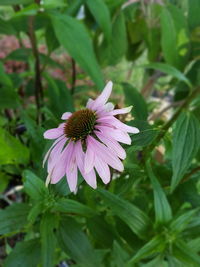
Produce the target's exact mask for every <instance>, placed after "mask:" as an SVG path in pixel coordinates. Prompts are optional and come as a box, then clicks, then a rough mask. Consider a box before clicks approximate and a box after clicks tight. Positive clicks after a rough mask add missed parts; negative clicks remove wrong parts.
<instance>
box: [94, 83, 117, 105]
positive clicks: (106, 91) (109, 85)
mask: <svg viewBox="0 0 200 267" xmlns="http://www.w3.org/2000/svg"><path fill="white" fill-rule="evenodd" d="M112 86H113V83H112V82H111V81H110V82H108V83H107V84H106V86H105V88H104V89H103V92H102V93H101V94H100V96H98V97H97V99H96V100H95V101H94V102H93V103H92V104H91V108H92V109H94V110H96V109H97V108H98V107H99V106H102V105H104V104H105V103H106V102H107V100H108V98H109V97H110V94H111V92H112Z"/></svg>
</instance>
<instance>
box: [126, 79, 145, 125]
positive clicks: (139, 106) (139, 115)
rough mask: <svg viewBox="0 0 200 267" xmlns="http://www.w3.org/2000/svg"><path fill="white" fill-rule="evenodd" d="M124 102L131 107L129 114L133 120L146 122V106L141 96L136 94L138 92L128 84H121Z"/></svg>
mask: <svg viewBox="0 0 200 267" xmlns="http://www.w3.org/2000/svg"><path fill="white" fill-rule="evenodd" d="M122 86H123V89H124V93H125V101H126V104H127V105H131V106H133V108H132V110H131V113H132V115H133V116H134V118H136V119H138V120H146V119H147V116H148V111H147V104H146V102H145V100H144V98H143V96H142V95H141V94H140V93H139V92H138V90H137V89H136V88H135V87H133V86H132V85H130V84H128V83H122Z"/></svg>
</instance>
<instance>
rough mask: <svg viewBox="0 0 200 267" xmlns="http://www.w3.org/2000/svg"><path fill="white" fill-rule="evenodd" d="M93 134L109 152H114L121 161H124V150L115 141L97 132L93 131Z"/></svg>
mask: <svg viewBox="0 0 200 267" xmlns="http://www.w3.org/2000/svg"><path fill="white" fill-rule="evenodd" d="M95 134H96V135H97V137H98V138H99V139H100V140H101V141H102V142H103V143H104V144H106V145H107V147H109V148H110V149H111V150H113V151H115V153H116V154H117V156H118V157H119V158H121V159H125V158H126V152H125V150H124V149H123V148H122V147H121V146H120V144H119V143H118V142H117V141H115V140H114V139H113V138H108V137H105V136H104V135H103V134H102V133H101V132H99V131H95Z"/></svg>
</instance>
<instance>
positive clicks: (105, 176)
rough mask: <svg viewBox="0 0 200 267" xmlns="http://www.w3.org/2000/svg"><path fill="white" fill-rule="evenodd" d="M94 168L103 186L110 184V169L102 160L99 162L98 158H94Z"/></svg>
mask: <svg viewBox="0 0 200 267" xmlns="http://www.w3.org/2000/svg"><path fill="white" fill-rule="evenodd" d="M94 166H95V169H96V171H97V172H98V174H99V176H100V178H101V179H102V181H103V182H104V184H107V183H109V182H110V169H109V167H108V165H107V164H106V163H105V162H104V161H103V160H101V159H100V158H99V157H95V164H94Z"/></svg>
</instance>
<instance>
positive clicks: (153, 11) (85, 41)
mask: <svg viewBox="0 0 200 267" xmlns="http://www.w3.org/2000/svg"><path fill="white" fill-rule="evenodd" d="M199 13H200V1H199V0H173V1H172V0H154V1H125V0H57V1H54V0H43V1H40V0H35V1H34V0H1V1H0V76H1V79H0V126H1V129H0V208H1V210H0V235H1V240H0V265H4V266H6V267H13V266H32V267H36V266H43V267H51V266H52V267H53V266H64V265H61V263H67V264H68V266H73V265H74V266H82V267H86V266H87V267H88V266H91V267H92V266H108V267H109V266H111V267H115V266H117V267H118V266H120V267H121V266H127V267H131V266H142V267H150V266H181V267H182V266H183V267H184V266H185V267H186V266H187V267H188V266H191V267H193V266H194V267H196V266H197V267H198V266H200V237H199V235H200V220H199V205H200V116H199V114H200V94H199V93H200V87H199V84H200V72H199V69H200V68H199V66H200V60H199V58H200V49H199V47H200V39H199V29H200V16H199ZM106 80H113V82H114V91H113V94H112V102H114V103H115V104H116V107H117V108H119V107H120V108H121V107H125V106H128V105H132V106H133V109H132V111H131V114H130V115H128V116H127V117H126V116H124V115H123V116H121V117H120V119H121V120H122V121H127V123H128V124H130V125H133V126H136V127H138V128H139V129H140V133H138V134H136V135H133V136H132V137H131V138H132V145H131V146H129V147H128V146H124V148H125V149H126V152H127V158H126V159H125V160H124V166H125V170H124V172H123V173H122V174H119V173H117V172H113V174H112V178H113V179H112V182H111V183H110V184H108V185H107V186H105V185H103V184H102V183H101V182H100V179H99V180H98V189H96V190H93V189H91V188H89V186H88V185H86V183H85V182H84V181H83V178H82V177H81V175H80V177H79V178H80V179H79V189H78V192H77V193H76V194H75V195H74V194H71V193H70V191H69V188H68V186H67V183H66V181H65V179H63V180H62V181H61V182H59V183H58V184H56V185H49V187H48V188H47V187H46V186H45V179H46V170H45V169H43V168H42V159H43V156H44V154H45V152H46V151H47V149H48V148H49V146H50V145H51V142H49V143H48V142H46V141H44V140H43V132H44V131H45V130H46V129H49V128H53V127H56V126H57V125H58V124H59V123H60V122H61V120H60V117H61V114H62V113H63V112H66V111H72V112H73V111H74V110H76V109H80V108H82V107H83V106H84V105H85V102H86V101H87V99H88V98H89V97H90V98H93V97H95V96H96V95H98V94H99V92H100V91H101V90H102V89H103V86H104V84H105V81H106ZM133 117H134V120H132V119H133Z"/></svg>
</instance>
